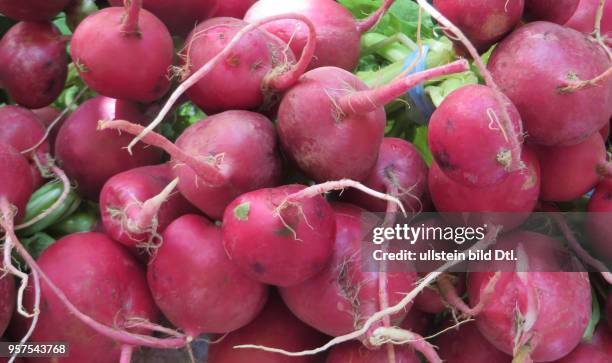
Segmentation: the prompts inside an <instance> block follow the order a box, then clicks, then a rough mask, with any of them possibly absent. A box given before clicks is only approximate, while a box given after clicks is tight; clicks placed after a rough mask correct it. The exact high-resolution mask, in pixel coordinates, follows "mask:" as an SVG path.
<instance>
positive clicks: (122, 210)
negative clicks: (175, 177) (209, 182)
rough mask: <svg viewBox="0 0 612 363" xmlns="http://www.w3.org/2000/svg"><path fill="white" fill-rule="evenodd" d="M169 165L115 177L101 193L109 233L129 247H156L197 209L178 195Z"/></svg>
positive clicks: (137, 169)
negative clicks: (178, 220)
mask: <svg viewBox="0 0 612 363" xmlns="http://www.w3.org/2000/svg"><path fill="white" fill-rule="evenodd" d="M175 185H176V181H175V182H173V181H172V170H171V168H170V166H169V165H167V164H162V165H155V166H143V167H140V168H135V169H131V170H128V171H124V172H122V173H119V174H116V175H114V176H113V177H112V178H110V179H109V180H108V181H107V182H106V183H105V184H104V187H102V191H101V192H100V214H101V216H102V223H103V224H104V229H105V231H106V233H107V234H108V235H109V236H110V237H112V238H113V239H114V240H115V241H118V242H121V243H123V244H124V245H126V246H128V247H143V246H144V247H152V246H154V245H155V244H157V243H160V242H161V241H160V240H159V237H160V233H161V232H163V231H164V229H166V227H167V226H168V225H169V224H170V223H171V222H172V221H174V220H175V219H176V218H178V217H180V216H181V215H183V214H187V213H190V212H193V211H194V210H195V208H194V207H193V206H191V205H190V204H189V202H187V200H185V198H183V196H182V195H181V194H180V193H177V192H175V191H174V190H173V189H174V186H175Z"/></svg>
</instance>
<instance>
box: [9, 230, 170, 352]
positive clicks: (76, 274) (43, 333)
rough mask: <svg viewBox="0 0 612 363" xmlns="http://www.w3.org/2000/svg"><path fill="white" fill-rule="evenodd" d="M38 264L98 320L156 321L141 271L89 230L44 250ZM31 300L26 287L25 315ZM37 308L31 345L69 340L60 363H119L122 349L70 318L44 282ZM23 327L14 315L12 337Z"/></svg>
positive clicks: (124, 253) (121, 323)
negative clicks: (37, 313) (68, 349)
mask: <svg viewBox="0 0 612 363" xmlns="http://www.w3.org/2000/svg"><path fill="white" fill-rule="evenodd" d="M38 263H39V265H40V267H41V269H42V270H43V271H44V272H45V273H46V274H47V275H48V276H49V278H51V280H52V281H53V282H54V283H55V284H57V286H58V287H60V289H62V291H64V293H65V294H66V296H67V297H68V299H69V300H70V301H71V302H72V303H73V304H75V305H76V306H77V307H79V308H80V309H82V310H83V312H84V313H86V314H88V315H90V316H91V317H92V318H93V319H95V320H97V321H99V322H103V323H105V324H107V325H109V326H113V327H119V328H121V327H123V326H125V324H126V323H127V320H128V319H130V318H140V319H147V320H149V321H152V322H155V321H156V319H157V317H158V310H157V307H156V306H155V304H154V302H153V299H152V298H151V294H150V292H149V290H148V287H147V282H146V278H145V274H144V271H143V270H142V269H141V267H140V266H139V265H138V263H137V262H136V261H135V260H134V259H133V258H132V257H131V256H130V255H129V253H128V252H127V251H126V250H125V249H124V248H123V247H122V246H121V245H120V244H118V243H116V242H114V241H112V240H111V239H109V238H108V237H106V236H105V235H103V234H100V233H89V232H88V233H77V234H72V235H69V236H67V237H64V238H62V239H60V240H58V241H57V242H55V243H54V244H53V245H51V246H50V247H48V248H47V249H46V250H45V251H44V252H43V254H42V255H41V256H40V258H39V259H38ZM84 276H86V277H87V278H86V279H85V280H84V279H83V278H84ZM33 300H34V292H33V290H32V289H31V287H30V289H28V290H26V295H25V297H24V305H25V306H26V308H27V310H28V311H31V310H32V304H33ZM40 309H41V312H40V315H39V320H38V324H37V326H36V329H35V330H34V333H33V335H32V338H31V339H32V341H36V342H55V341H63V342H68V343H69V344H70V356H69V357H67V358H63V360H64V361H65V362H109V363H110V362H112V363H115V362H117V361H118V360H119V355H120V348H121V346H120V345H119V344H117V342H115V341H113V340H111V339H109V338H106V337H103V336H101V335H99V334H97V333H95V332H94V331H93V330H91V329H90V328H89V327H87V326H85V325H84V324H83V323H82V322H81V321H80V320H78V319H77V318H75V317H74V316H73V315H71V314H70V313H69V312H68V310H66V308H65V306H64V305H63V303H62V302H60V300H59V299H58V298H57V297H56V295H55V294H53V293H52V292H51V290H50V288H49V287H48V285H47V284H46V283H45V282H41V303H40ZM28 326H29V321H27V320H25V319H24V318H22V317H19V319H17V321H16V322H15V326H14V334H13V335H15V336H22V335H23V333H24V332H25V329H26V328H27V327H28ZM58 327H61V329H58ZM137 331H141V330H137ZM40 361H41V362H53V361H54V359H53V358H47V359H43V360H40Z"/></svg>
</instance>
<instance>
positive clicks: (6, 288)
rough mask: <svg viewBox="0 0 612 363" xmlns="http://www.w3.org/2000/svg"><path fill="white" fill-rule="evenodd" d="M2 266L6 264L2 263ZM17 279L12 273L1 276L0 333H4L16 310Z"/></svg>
mask: <svg viewBox="0 0 612 363" xmlns="http://www.w3.org/2000/svg"><path fill="white" fill-rule="evenodd" d="M0 266H2V267H3V266H4V265H3V264H0ZM15 298H16V295H15V281H14V280H13V276H11V275H4V274H3V275H2V276H0V335H2V334H4V331H5V330H6V327H7V326H8V323H9V321H11V316H13V310H15Z"/></svg>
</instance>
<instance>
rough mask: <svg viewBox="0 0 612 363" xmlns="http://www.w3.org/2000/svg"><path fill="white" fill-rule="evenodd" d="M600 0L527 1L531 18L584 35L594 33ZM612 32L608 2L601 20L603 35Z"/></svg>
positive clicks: (611, 9) (526, 4)
mask: <svg viewBox="0 0 612 363" xmlns="http://www.w3.org/2000/svg"><path fill="white" fill-rule="evenodd" d="M598 5H599V0H525V7H526V9H527V14H528V15H529V16H530V18H532V19H535V20H546V21H550V22H553V23H557V24H560V25H565V26H566V27H569V28H573V29H576V30H578V31H581V32H583V33H588V34H590V33H592V32H593V30H594V26H595V15H596V13H597V6H598ZM611 31H612V3H610V2H606V5H605V7H604V13H603V17H602V19H601V32H602V34H605V33H609V32H611Z"/></svg>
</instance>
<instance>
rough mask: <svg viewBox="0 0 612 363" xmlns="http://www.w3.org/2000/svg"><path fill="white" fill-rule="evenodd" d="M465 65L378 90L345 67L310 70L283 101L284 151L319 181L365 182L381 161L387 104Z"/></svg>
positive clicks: (436, 70)
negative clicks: (343, 179)
mask: <svg viewBox="0 0 612 363" xmlns="http://www.w3.org/2000/svg"><path fill="white" fill-rule="evenodd" d="M466 65H467V64H466V63H465V61H464V60H463V61H457V62H454V63H451V64H447V65H445V66H442V67H437V68H432V69H428V70H426V71H424V72H420V73H416V74H413V75H411V76H409V77H406V78H400V79H396V80H394V81H393V82H391V83H390V84H388V85H385V86H382V87H380V88H377V89H374V90H371V89H369V88H368V86H366V85H365V83H363V82H362V81H361V80H359V79H358V78H357V77H356V76H355V75H353V74H351V73H349V72H347V71H344V70H342V69H340V68H333V67H323V68H317V69H314V70H311V71H309V72H307V73H305V74H304V75H303V76H302V77H301V78H300V81H299V82H298V84H296V85H295V86H293V87H292V88H291V89H290V90H289V91H287V93H285V95H284V96H283V99H282V101H281V103H280V106H279V110H278V132H279V136H280V140H281V144H282V146H283V149H284V151H285V153H286V155H287V156H288V157H289V158H290V159H291V160H292V161H294V162H295V163H296V164H297V165H298V166H299V168H300V169H301V170H302V171H303V172H305V174H307V175H308V176H310V177H311V178H313V179H314V180H316V181H319V182H322V181H328V180H339V179H342V178H348V179H353V180H357V181H360V180H363V179H365V178H366V177H367V176H368V174H370V172H371V171H372V169H373V168H374V166H375V165H376V160H377V157H378V152H379V150H380V145H381V143H382V140H383V134H384V127H385V122H386V116H385V111H384V108H383V106H384V105H385V104H386V103H388V102H390V101H392V100H393V99H394V98H395V97H398V96H400V95H401V94H403V93H404V92H406V91H407V90H409V89H410V88H412V87H414V86H416V85H417V84H419V83H421V82H423V81H425V80H427V79H430V78H435V77H437V76H440V75H444V74H452V73H457V72H461V71H464V70H465V69H466ZM313 105H314V106H313ZM323 130H324V131H323ZM346 150H351V152H350V153H347V152H346Z"/></svg>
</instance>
